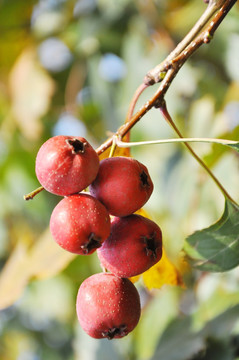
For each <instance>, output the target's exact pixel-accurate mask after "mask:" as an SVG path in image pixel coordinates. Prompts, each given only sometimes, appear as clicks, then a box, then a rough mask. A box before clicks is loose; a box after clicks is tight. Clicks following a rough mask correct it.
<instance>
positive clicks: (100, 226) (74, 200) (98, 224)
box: [50, 194, 110, 255]
mask: <svg viewBox="0 0 239 360" xmlns="http://www.w3.org/2000/svg"><path fill="white" fill-rule="evenodd" d="M50 230H51V233H52V236H53V238H54V240H55V241H56V242H57V243H58V244H59V245H60V246H61V247H62V248H63V249H65V250H67V251H70V252H72V253H75V254H80V255H88V254H91V253H93V252H94V251H95V250H96V249H97V248H98V247H100V246H101V244H102V243H103V241H104V240H105V239H106V238H107V237H108V236H109V234H110V217H109V213H108V211H107V210H106V208H105V207H104V205H102V204H101V203H100V202H99V201H98V200H97V199H95V198H94V197H93V196H91V195H88V194H77V195H71V196H68V197H65V198H64V199H62V200H61V201H60V202H59V203H58V204H57V206H56V207H55V208H54V210H53V212H52V215H51V219H50Z"/></svg>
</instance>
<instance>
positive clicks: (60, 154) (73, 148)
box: [35, 135, 99, 196]
mask: <svg viewBox="0 0 239 360" xmlns="http://www.w3.org/2000/svg"><path fill="white" fill-rule="evenodd" d="M35 169H36V175H37V178H38V180H39V182H40V184H41V185H42V186H43V187H44V188H45V189H46V190H47V191H49V192H51V193H53V194H56V195H61V196H66V195H71V194H75V193H78V192H80V191H82V190H84V189H85V188H86V187H87V186H89V185H90V183H91V182H92V181H93V180H94V179H95V177H96V175H97V172H98V169H99V157H98V155H97V153H96V151H95V150H94V149H93V148H92V146H91V145H90V144H89V143H88V141H86V139H84V138H82V137H73V136H63V135H60V136H54V137H52V138H50V139H48V140H47V141H46V142H45V143H44V144H43V145H42V146H41V148H40V149H39V151H38V154H37V157H36V166H35Z"/></svg>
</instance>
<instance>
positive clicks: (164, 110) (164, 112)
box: [159, 102, 236, 204]
mask: <svg viewBox="0 0 239 360" xmlns="http://www.w3.org/2000/svg"><path fill="white" fill-rule="evenodd" d="M159 109H160V111H161V113H162V115H163V117H164V119H165V120H166V121H167V122H168V123H169V124H170V126H171V127H172V128H173V130H174V131H175V132H176V133H177V134H178V136H179V137H180V138H181V139H183V135H182V133H181V132H180V130H179V129H178V128H177V126H176V124H175V123H174V121H173V119H172V118H171V116H170V115H169V113H168V110H167V107H166V102H163V103H162V105H161V106H160V108H159ZM184 144H185V146H186V147H187V149H188V150H189V151H190V153H191V154H192V156H193V157H194V158H195V159H196V160H197V162H198V163H199V164H200V165H201V166H202V167H203V168H204V170H206V172H207V173H208V175H209V176H210V177H211V178H212V180H213V181H214V183H215V184H216V185H217V186H218V188H219V189H220V191H221V192H222V194H223V195H224V197H225V198H226V199H228V200H230V201H231V202H232V203H234V204H236V202H235V201H234V200H233V199H232V198H231V196H230V195H229V194H228V192H227V191H226V189H225V188H224V187H223V186H222V184H221V183H220V181H219V180H218V179H217V178H216V176H215V175H214V174H213V173H212V172H211V170H210V169H209V168H208V167H207V165H206V164H205V163H204V161H203V160H202V159H201V158H200V157H199V156H198V155H197V154H196V153H195V152H194V150H193V149H192V148H191V146H190V145H189V144H188V143H187V142H184Z"/></svg>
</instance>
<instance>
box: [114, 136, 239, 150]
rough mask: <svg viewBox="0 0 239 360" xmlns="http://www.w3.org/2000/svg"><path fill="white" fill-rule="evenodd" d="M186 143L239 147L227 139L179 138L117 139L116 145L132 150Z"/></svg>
mask: <svg viewBox="0 0 239 360" xmlns="http://www.w3.org/2000/svg"><path fill="white" fill-rule="evenodd" d="M184 142H201V143H212V144H220V145H237V144H238V145H239V142H238V141H234V140H227V139H214V138H179V139H162V140H149V141H134V142H124V141H121V140H119V139H118V138H117V140H116V145H117V146H118V147H124V148H128V147H129V148H130V147H132V146H140V145H156V144H171V143H184Z"/></svg>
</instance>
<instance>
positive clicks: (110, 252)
mask: <svg viewBox="0 0 239 360" xmlns="http://www.w3.org/2000/svg"><path fill="white" fill-rule="evenodd" d="M97 254H98V257H99V260H100V262H101V265H102V266H103V267H104V268H106V269H107V270H109V271H111V272H112V273H113V274H115V275H117V276H120V277H126V278H128V277H131V276H135V275H139V274H141V273H143V272H144V271H146V270H148V269H149V268H150V267H151V266H152V265H154V264H156V263H157V262H158V261H159V260H160V259H161V257H162V232H161V230H160V228H159V226H158V225H157V224H156V223H155V222H153V221H152V220H150V219H148V218H145V217H143V216H141V215H135V214H133V215H129V216H126V217H123V218H118V217H115V218H114V219H113V220H112V222H111V234H110V236H109V237H108V238H107V239H106V241H105V242H104V244H103V245H102V246H101V248H99V249H98V250H97Z"/></svg>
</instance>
